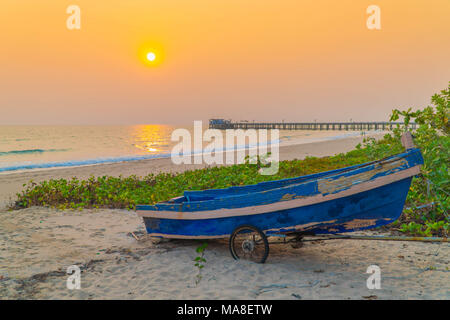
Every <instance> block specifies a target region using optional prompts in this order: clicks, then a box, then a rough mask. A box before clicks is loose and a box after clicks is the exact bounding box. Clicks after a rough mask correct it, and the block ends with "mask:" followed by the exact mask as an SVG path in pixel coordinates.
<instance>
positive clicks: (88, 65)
mask: <svg viewBox="0 0 450 320" xmlns="http://www.w3.org/2000/svg"><path fill="white" fill-rule="evenodd" d="M70 4H76V5H78V6H79V7H80V8H81V30H68V29H67V28H66V19H67V17H68V16H69V15H68V14H67V13H66V8H67V7H68V6H69V5H70ZM371 4H375V5H378V6H379V7H380V8H381V30H368V29H367V27H366V19H367V17H368V15H367V14H366V8H367V7H368V6H369V5H371ZM449 16H450V1H449V0H389V1H387V0H371V1H363V0H358V1H355V0H351V1H350V0H339V1H336V0H310V1H302V0H276V1H275V0H270V1H268V0H258V1H256V0H247V1H242V0H239V1H238V0H227V1H211V0H152V1H148V0H126V1H125V0H123V1H119V0H108V1H107V0H95V1H92V0H71V1H61V0H58V1H55V0H40V1H35V0H33V1H32V0H2V1H1V3H0V110H1V113H0V124H134V123H169V124H170V123H173V124H182V123H192V121H193V120H207V119H208V118H210V117H224V118H232V119H234V120H243V119H247V120H273V121H276V120H283V119H284V120H286V121H314V120H315V119H317V121H348V120H349V119H350V118H351V119H353V120H354V121H358V120H360V121H366V120H367V121H372V120H373V121H384V120H388V114H389V113H390V110H391V109H393V108H395V107H409V106H423V105H425V104H428V103H429V99H430V96H431V95H432V94H433V93H435V92H438V91H439V90H441V89H444V88H445V87H446V86H447V84H448V81H449V80H450V20H449ZM145 46H152V47H157V48H158V50H160V52H162V53H163V61H162V62H161V63H160V64H159V65H158V66H153V67H149V66H146V65H145V64H144V63H143V61H142V60H141V59H140V58H139V52H140V50H142V48H144V47H145Z"/></svg>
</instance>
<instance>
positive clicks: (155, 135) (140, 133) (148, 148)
mask: <svg viewBox="0 0 450 320" xmlns="http://www.w3.org/2000/svg"><path fill="white" fill-rule="evenodd" d="M172 130H173V128H172V127H171V126H168V125H159V124H148V125H136V126H133V136H134V140H135V143H134V146H135V147H136V148H138V149H141V150H143V151H145V152H146V153H162V152H165V151H167V150H168V149H169V146H170V143H171V141H170V135H171V132H172Z"/></svg>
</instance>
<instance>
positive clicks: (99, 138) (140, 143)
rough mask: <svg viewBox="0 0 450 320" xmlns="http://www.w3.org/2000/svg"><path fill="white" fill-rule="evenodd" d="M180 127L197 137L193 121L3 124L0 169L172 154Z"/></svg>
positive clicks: (296, 135)
mask: <svg viewBox="0 0 450 320" xmlns="http://www.w3.org/2000/svg"><path fill="white" fill-rule="evenodd" d="M177 128H185V129H188V130H189V131H190V132H191V133H192V136H193V125H190V126H189V125H187V126H174V125H159V124H149V125H128V126H126V125H117V126H100V125H98V126H81V125H80V126H0V173H7V172H14V171H17V170H32V169H42V168H55V167H70V166H82V165H92V164H100V163H112V162H121V161H134V160H142V159H151V158H165V157H170V153H171V150H172V148H173V147H174V146H175V145H176V144H178V143H179V142H180V141H172V139H171V134H172V132H173V130H175V129H177ZM204 129H205V130H206V129H207V128H204ZM360 135H361V132H356V131H351V132H348V131H303V130H295V131H287V130H286V131H285V130H281V131H280V134H279V137H280V138H279V141H268V143H276V142H279V143H280V146H283V145H293V144H302V143H312V142H319V141H326V140H332V139H341V138H346V137H350V136H360ZM269 137H270V135H269ZM207 144H208V143H205V144H204V146H206V145H207ZM241 147H242V146H241ZM194 152H199V150H194Z"/></svg>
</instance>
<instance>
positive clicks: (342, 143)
mask: <svg viewBox="0 0 450 320" xmlns="http://www.w3.org/2000/svg"><path fill="white" fill-rule="evenodd" d="M383 135H384V133H374V134H370V135H366V136H365V137H368V136H371V137H375V138H381V137H382V136H383ZM363 138H364V137H361V136H356V137H347V138H341V139H329V140H325V141H320V142H311V143H302V144H292V145H291V144H288V145H282V146H280V147H279V158H280V161H282V160H293V159H299V160H301V159H304V158H305V157H307V156H315V157H324V156H331V155H334V154H337V153H343V152H348V151H350V150H353V149H354V147H355V146H356V145H357V144H358V143H361V142H362V140H363ZM246 151H248V149H247V150H246ZM208 166H209V165H207V164H205V163H203V164H181V165H175V164H173V163H172V161H171V159H170V157H165V158H151V159H144V160H133V161H122V162H113V163H98V164H89V165H82V166H73V167H56V168H40V169H32V170H23V171H8V172H1V173H0V208H4V207H5V206H7V205H8V203H9V202H10V198H12V197H14V196H15V194H16V193H17V192H20V191H21V190H22V189H23V184H26V183H28V182H29V181H30V180H33V181H34V182H40V181H43V180H48V179H61V178H64V179H69V178H72V177H77V178H79V179H87V178H89V177H90V176H91V175H94V176H104V175H109V176H119V175H123V176H130V175H133V174H134V175H137V176H146V175H148V174H150V173H160V172H171V173H176V172H183V171H186V170H195V169H201V168H205V167H208ZM214 166H215V165H214Z"/></svg>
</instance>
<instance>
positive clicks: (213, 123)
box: [209, 119, 417, 131]
mask: <svg viewBox="0 0 450 320" xmlns="http://www.w3.org/2000/svg"><path fill="white" fill-rule="evenodd" d="M397 125H400V126H401V127H403V126H404V124H403V123H402V122H248V121H241V122H233V121H231V120H225V119H210V120H209V128H210V129H221V130H225V129H243V130H247V129H256V130H258V129H269V130H270V129H278V130H346V131H370V130H391V129H393V128H395V127H396V126H397ZM416 126H417V125H416V123H410V124H409V125H408V128H409V129H411V130H414V129H416Z"/></svg>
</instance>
